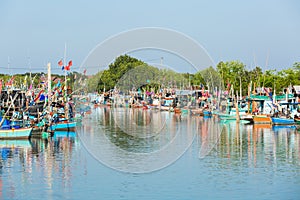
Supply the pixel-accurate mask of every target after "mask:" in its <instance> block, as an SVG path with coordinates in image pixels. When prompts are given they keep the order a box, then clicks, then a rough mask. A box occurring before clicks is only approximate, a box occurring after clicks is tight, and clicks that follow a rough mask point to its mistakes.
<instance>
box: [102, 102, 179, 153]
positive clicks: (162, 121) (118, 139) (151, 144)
mask: <svg viewBox="0 0 300 200" xmlns="http://www.w3.org/2000/svg"><path fill="white" fill-rule="evenodd" d="M99 112H100V113H99V115H100V116H102V117H100V118H99V119H100V124H101V126H103V129H104V133H99V134H105V136H106V137H107V138H108V139H109V140H110V141H111V142H112V143H113V144H114V145H116V146H118V147H119V148H121V149H124V150H126V151H128V152H139V153H143V152H144V153H146V152H152V151H155V150H158V149H160V148H161V147H163V146H164V145H166V144H168V143H169V142H170V140H171V139H172V138H173V137H174V136H175V131H176V126H177V124H178V123H179V122H178V121H176V120H172V119H171V117H170V113H168V112H157V111H150V110H142V109H128V108H119V109H109V110H107V109H101V110H99Z"/></svg>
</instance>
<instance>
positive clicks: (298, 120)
mask: <svg viewBox="0 0 300 200" xmlns="http://www.w3.org/2000/svg"><path fill="white" fill-rule="evenodd" d="M294 121H295V123H296V124H300V117H298V116H295V117H294Z"/></svg>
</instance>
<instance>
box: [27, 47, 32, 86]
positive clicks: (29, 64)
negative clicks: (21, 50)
mask: <svg viewBox="0 0 300 200" xmlns="http://www.w3.org/2000/svg"><path fill="white" fill-rule="evenodd" d="M27 60H28V67H29V82H30V83H31V79H32V74H31V59H30V56H29V50H27ZM26 88H27V87H26Z"/></svg>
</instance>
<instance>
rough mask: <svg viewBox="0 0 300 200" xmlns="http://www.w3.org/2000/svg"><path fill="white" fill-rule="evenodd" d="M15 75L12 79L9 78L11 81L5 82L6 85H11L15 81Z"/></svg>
mask: <svg viewBox="0 0 300 200" xmlns="http://www.w3.org/2000/svg"><path fill="white" fill-rule="evenodd" d="M14 79H15V77H14V76H13V77H11V79H9V81H8V82H7V83H6V84H5V86H11V85H12V84H13V82H14Z"/></svg>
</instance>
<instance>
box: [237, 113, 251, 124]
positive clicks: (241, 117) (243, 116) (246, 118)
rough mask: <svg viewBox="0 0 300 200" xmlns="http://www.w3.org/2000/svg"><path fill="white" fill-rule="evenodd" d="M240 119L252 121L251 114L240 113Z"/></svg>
mask: <svg viewBox="0 0 300 200" xmlns="http://www.w3.org/2000/svg"><path fill="white" fill-rule="evenodd" d="M240 120H245V121H248V122H249V123H253V122H254V121H253V116H252V115H250V114H248V115H241V116H240Z"/></svg>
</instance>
